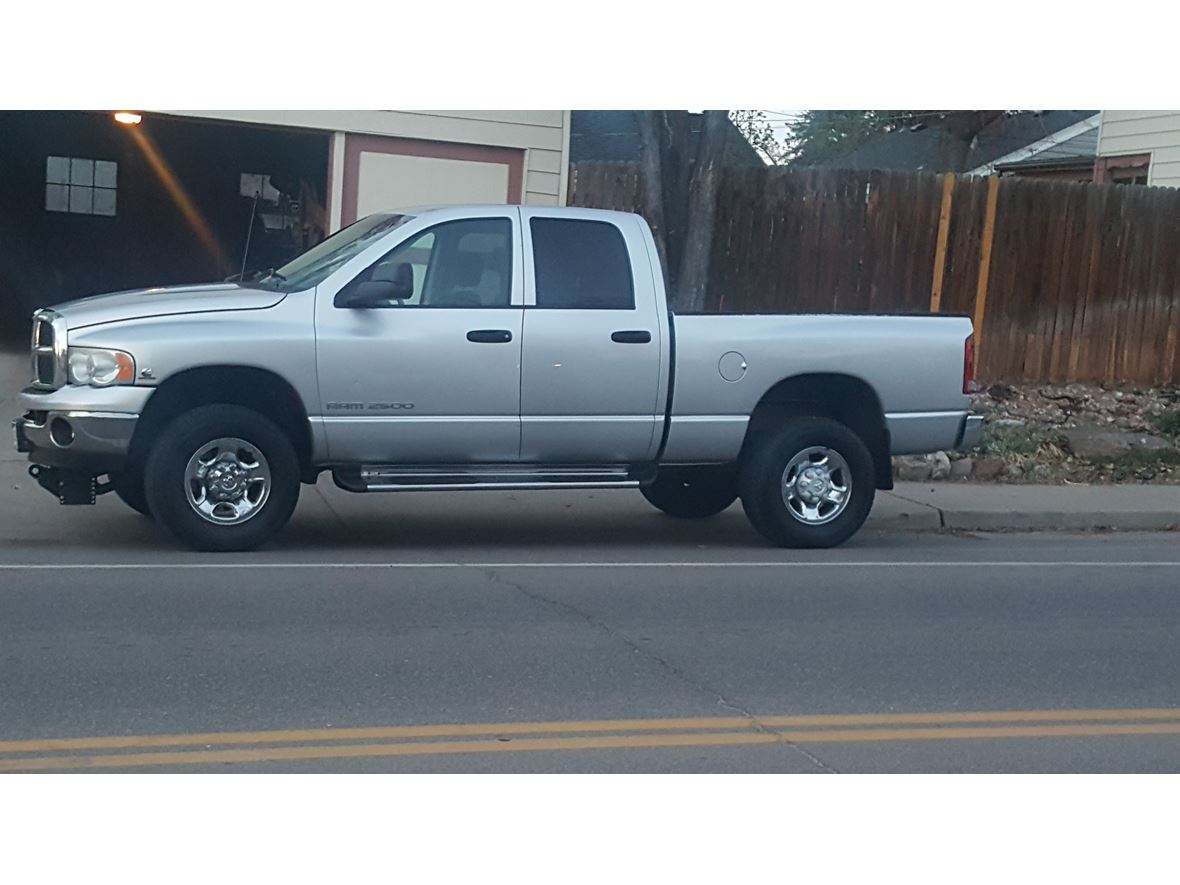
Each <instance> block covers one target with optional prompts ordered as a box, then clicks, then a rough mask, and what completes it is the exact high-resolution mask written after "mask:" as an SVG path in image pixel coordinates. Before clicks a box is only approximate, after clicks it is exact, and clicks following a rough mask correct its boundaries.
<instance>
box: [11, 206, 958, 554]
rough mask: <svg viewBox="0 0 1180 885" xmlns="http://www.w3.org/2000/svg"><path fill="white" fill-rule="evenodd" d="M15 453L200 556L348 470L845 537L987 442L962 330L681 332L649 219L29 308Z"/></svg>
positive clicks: (813, 543)
mask: <svg viewBox="0 0 1180 885" xmlns="http://www.w3.org/2000/svg"><path fill="white" fill-rule="evenodd" d="M32 363H33V381H32V384H31V385H30V386H29V387H28V388H26V389H25V390H23V391H22V392H21V394H20V406H21V408H22V409H23V410H24V415H23V417H21V418H18V419H17V420H16V421H15V422H14V429H15V433H16V445H17V448H18V449H19V450H20V451H21V452H27V453H28V455H29V460H30V461H31V462H32V464H31V466H30V468H29V469H30V473H31V474H32V475H33V476H34V477H36V479H37V481H38V482H39V484H40V485H42V486H43V487H45V488H46V489H48V490H49V491H51V492H52V493H53V494H55V495H56V496H58V498H59V499H60V501H61V502H62V503H64V504H92V503H94V500H95V496H96V495H99V494H102V493H104V492H107V491H114V492H115V493H116V494H117V495H118V496H119V497H120V498H121V499H122V500H123V501H124V502H126V503H127V504H129V505H130V506H131V507H133V508H134V509H136V510H138V511H140V512H141V513H144V514H146V515H152V516H154V517H155V518H157V519H159V520H160V521H161V522H162V523H163V524H164V525H165V526H167V528H168V529H170V530H171V531H172V533H173V534H174V535H175V536H176V537H177V538H179V539H180V540H181V541H183V542H185V543H187V544H189V545H191V546H192V547H195V548H198V549H201V550H217V551H225V550H247V549H251V548H254V547H256V546H258V545H259V544H262V543H263V542H264V541H266V540H267V539H268V538H269V537H271V536H272V535H273V534H274V533H275V532H276V531H278V530H279V529H280V528H281V527H282V526H283V525H284V524H285V523H286V521H287V520H288V518H289V517H290V516H291V512H292V511H293V510H294V508H295V504H296V500H297V499H298V497H299V490H300V483H314V482H315V481H316V478H317V477H318V475H319V474H320V473H321V472H323V471H325V470H330V471H331V472H332V476H333V478H334V479H335V482H336V484H337V485H338V486H340V487H341V488H343V489H347V490H348V491H351V492H386V491H407V490H410V491H421V490H427V489H429V490H439V491H446V490H456V489H591V488H622V487H637V488H638V489H639V490H640V491H641V492H642V493H643V495H644V496H645V497H646V498H647V500H648V501H650V502H651V503H652V504H653V505H654V506H655V507H657V508H659V509H660V510H662V511H664V512H665V513H668V514H670V515H672V516H676V517H682V518H698V517H707V516H711V515H713V514H716V513H719V512H720V511H722V510H724V509H725V508H727V507H729V506H730V505H731V504H732V503H733V502H734V501H735V500H736V499H738V498H740V499H741V502H742V506H743V508H744V509H745V512H746V514H747V516H748V517H749V520H750V522H751V523H752V524H753V526H754V527H755V528H756V529H757V530H758V531H759V532H761V533H762V534H763V535H764V536H765V537H766V538H768V539H769V540H770V541H771V542H772V543H774V544H779V545H784V546H797V547H829V546H833V545H836V544H839V543H841V542H843V541H844V540H846V539H847V538H848V537H850V536H851V535H852V534H853V533H854V532H856V530H857V529H858V528H859V527H860V526H861V524H862V523H863V522H864V520H865V517H866V516H867V515H868V512H869V508H870V507H871V506H872V503H873V495H874V492H875V490H876V489H888V488H890V487H891V486H892V471H891V467H890V455H891V454H902V453H916V452H928V451H932V450H935V449H949V448H954V447H963V446H968V445H971V444H972V443H973V442H974V441H975V439H976V438H977V436H978V433H979V418H978V417H975V416H971V415H969V414H968V403H969V399H968V396H967V390H968V386H969V384H971V382H972V374H973V339H972V329H971V323H970V321H969V320H968V319H966V318H964V317H956V316H916V317H910V316H836V315H822V316H810V315H800V316H719V315H707V316H706V315H699V316H673V315H672V314H671V312H670V311H669V309H668V305H667V301H666V296H665V291H664V283H663V274H662V273H661V269H660V266H659V259H658V256H657V252H656V249H655V243H654V241H653V239H652V235H651V231H650V230H649V229H648V227H647V225H646V224H645V223H644V221H643V220H642V219H641V218H640V217H638V216H636V215H630V214H626V213H621V212H606V211H596V210H586V209H543V208H531V207H517V206H482V207H470V206H469V207H457V208H435V209H422V210H407V211H404V212H397V213H388V214H378V215H371V216H369V217H367V218H363V219H361V220H360V221H358V222H356V223H355V224H353V225H350V226H349V227H347V228H345V229H343V230H341V231H339V232H338V233H336V234H334V235H333V236H331V237H329V238H328V239H327V240H325V241H324V242H322V243H320V244H319V245H318V246H316V247H314V248H313V249H311V250H310V251H308V252H306V253H304V254H303V255H301V256H300V257H298V258H296V259H295V260H294V261H292V262H290V263H289V264H287V265H286V266H284V267H281V268H278V269H276V270H274V271H272V272H270V273H269V275H267V276H266V277H264V278H262V279H259V280H257V281H255V282H251V283H243V284H213V285H200V286H183V287H171V288H160V289H144V290H141V291H131V292H121V293H115V294H110V295H97V296H93V297H89V298H82V299H79V300H77V301H71V302H69V303H67V304H62V305H58V306H56V307H53V308H51V309H46V310H39V311H37V313H36V314H35V315H34V317H33V342H32Z"/></svg>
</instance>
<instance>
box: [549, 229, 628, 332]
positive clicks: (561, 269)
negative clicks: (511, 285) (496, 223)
mask: <svg viewBox="0 0 1180 885" xmlns="http://www.w3.org/2000/svg"><path fill="white" fill-rule="evenodd" d="M529 226H530V229H531V230H532V234H533V266H534V268H535V270H536V276H537V306H538V307H549V308H567V309H569V308H573V309H582V310H631V309H632V308H634V307H635V288H634V286H633V285H632V281H631V259H630V257H629V256H628V254H627V244H626V243H625V242H624V240H623V235H622V234H621V233H620V232H619V229H618V228H617V227H615V226H614V225H613V224H607V223H606V222H603V221H573V220H570V219H565V218H534V219H532V220H531V221H530V222H529Z"/></svg>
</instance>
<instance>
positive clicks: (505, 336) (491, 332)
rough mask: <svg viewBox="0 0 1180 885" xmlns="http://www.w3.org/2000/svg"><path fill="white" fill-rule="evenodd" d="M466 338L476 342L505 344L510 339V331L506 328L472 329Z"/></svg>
mask: <svg viewBox="0 0 1180 885" xmlns="http://www.w3.org/2000/svg"><path fill="white" fill-rule="evenodd" d="M467 340H468V341H474V342H475V343H476V344H507V343H508V342H509V341H511V340H512V333H511V332H509V331H508V330H507V329H472V330H471V331H470V332H468V333H467Z"/></svg>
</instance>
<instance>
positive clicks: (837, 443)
mask: <svg viewBox="0 0 1180 885" xmlns="http://www.w3.org/2000/svg"><path fill="white" fill-rule="evenodd" d="M820 447H822V448H826V449H829V450H831V451H832V452H834V453H836V455H838V456H839V458H840V459H842V460H843V462H844V466H846V467H847V471H846V472H847V474H848V475H847V476H844V475H843V474H844V473H845V470H844V468H843V466H841V467H840V469H839V470H838V471H835V472H834V473H833V478H834V480H835V481H836V483H837V484H842V483H850V485H849V486H848V487H847V488H848V494H847V497H846V503H845V504H844V506H843V509H842V510H840V509H839V505H831V504H827V503H824V504H821V505H820V508H819V509H818V510H817V512H816V515H815V517H814V518H813V519H812V520H811V521H806V520H805V518H804V517H803V516H802V515H800V516H796V515H795V513H796V510H797V509H801V506H800V505H801V504H802V503H803V502H801V501H799V500H798V499H796V500H795V501H793V502H792V505H788V502H787V500H786V499H785V495H784V491H783V481H784V473H785V472H786V471H787V468H788V467H789V466H790V465H791V463H792V461H793V460H794V459H795V458H796V457H797V456H799V457H802V455H803V453H804V452H806V451H807V450H808V449H813V448H820ZM819 456H822V453H816V454H815V455H813V457H819ZM803 469H806V466H804V468H803ZM875 479H876V473H875V471H874V469H873V457H872V455H871V454H870V453H869V450H868V448H867V447H866V446H865V444H864V442H863V441H862V440H861V439H860V437H859V436H857V435H856V434H855V433H853V432H852V431H851V430H850V429H849V428H848V427H847V426H845V425H843V424H841V423H840V422H838V421H833V420H831V419H830V418H803V417H800V418H788V419H787V420H786V421H785V422H784V423H783V424H782V425H780V426H779V427H777V428H775V429H773V430H768V431H764V432H763V434H762V435H761V436H760V437H759V438H757V439H755V440H753V441H751V443H750V444H749V446H748V448H747V450H746V452H745V453H744V454H743V457H742V464H741V468H740V470H739V473H738V490H739V493H740V495H741V499H742V508H743V509H744V510H745V511H746V516H747V517H748V518H749V520H750V523H751V524H752V525H753V526H754V528H755V529H757V530H758V532H759V533H760V534H762V535H763V536H764V537H765V538H766V539H767V540H769V541H770V542H771V543H772V544H776V545H778V546H780V547H835V546H837V545H838V544H842V543H844V542H845V541H847V540H848V539H849V538H850V537H852V536H853V535H854V534H856V532H857V530H858V529H859V528H860V527H861V526H862V525H863V524H864V521H865V519H866V518H867V517H868V515H869V510H871V509H872V506H873V498H874V496H875V495H876V481H875ZM821 482H822V480H821ZM828 488H830V486H829V487H828ZM824 508H830V510H829V512H828V513H827V514H825V513H824ZM818 520H826V521H818Z"/></svg>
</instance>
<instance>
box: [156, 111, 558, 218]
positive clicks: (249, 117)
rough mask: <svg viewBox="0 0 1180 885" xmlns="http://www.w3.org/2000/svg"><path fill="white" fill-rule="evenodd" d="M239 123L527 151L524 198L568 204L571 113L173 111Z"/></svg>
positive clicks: (546, 203)
mask: <svg viewBox="0 0 1180 885" xmlns="http://www.w3.org/2000/svg"><path fill="white" fill-rule="evenodd" d="M158 113H162V114H169V115H175V116H185V117H199V118H205V119H210V120H223V121H228V122H236V123H254V124H259V125H266V126H285V127H293V128H298V129H318V130H325V131H329V132H343V133H355V134H361V135H385V136H394V137H398V138H414V139H422V140H424V141H444V142H458V143H461V144H477V145H486V146H488V147H505V148H516V149H518V150H523V151H524V152H525V184H524V193H523V195H522V197H523V201H524V202H525V203H526V204H531V205H538V206H557V205H561V204H562V203H564V202H565V193H564V189H565V184H566V182H565V176H564V175H563V174H561V170H562V169H563V168H564V167H565V165H566V163H565V158H566V156H567V154H568V151H569V148H568V141H569V112H568V111H559V110H558V111H169V110H161V111H158Z"/></svg>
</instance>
